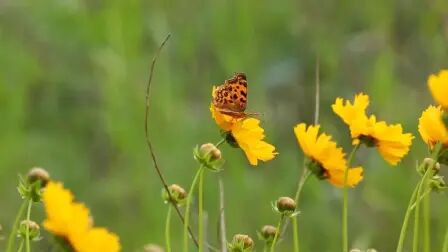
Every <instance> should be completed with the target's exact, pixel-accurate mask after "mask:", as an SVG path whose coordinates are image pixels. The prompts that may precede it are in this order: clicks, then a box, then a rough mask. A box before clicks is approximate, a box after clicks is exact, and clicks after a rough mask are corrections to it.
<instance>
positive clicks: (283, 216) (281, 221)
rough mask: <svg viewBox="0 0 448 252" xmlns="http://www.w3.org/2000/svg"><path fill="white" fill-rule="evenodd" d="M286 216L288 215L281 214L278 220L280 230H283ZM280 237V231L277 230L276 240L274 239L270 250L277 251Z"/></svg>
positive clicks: (271, 251)
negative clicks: (276, 246)
mask: <svg viewBox="0 0 448 252" xmlns="http://www.w3.org/2000/svg"><path fill="white" fill-rule="evenodd" d="M285 217H286V215H284V214H282V215H280V220H279V221H278V224H277V230H279V231H280V230H281V228H282V225H283V221H284V220H285ZM278 237H279V232H276V233H275V236H274V240H272V244H271V250H270V252H274V251H275V245H276V244H277V240H278Z"/></svg>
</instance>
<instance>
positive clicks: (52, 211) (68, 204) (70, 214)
mask: <svg viewBox="0 0 448 252" xmlns="http://www.w3.org/2000/svg"><path fill="white" fill-rule="evenodd" d="M42 199H43V203H44V206H45V212H46V214H47V219H45V220H44V223H43V226H44V227H45V229H47V230H48V231H50V232H51V233H53V234H54V235H56V236H59V237H62V238H64V240H66V241H67V242H69V244H70V246H71V247H72V248H73V249H75V251H76V252H90V251H92V252H93V251H110V252H116V251H120V243H119V241H118V237H117V236H116V235H114V234H112V233H109V232H108V231H107V230H106V229H103V228H93V227H92V219H91V217H90V213H89V209H88V208H87V207H86V206H85V205H84V204H82V203H78V202H75V201H74V197H73V194H72V193H71V192H70V191H69V190H67V189H65V188H64V187H63V185H62V183H60V182H53V181H50V182H49V183H48V184H47V186H46V187H45V189H44V193H43V197H42Z"/></svg>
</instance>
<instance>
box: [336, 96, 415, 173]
mask: <svg viewBox="0 0 448 252" xmlns="http://www.w3.org/2000/svg"><path fill="white" fill-rule="evenodd" d="M368 105H369V97H368V96H367V95H365V94H362V93H361V94H358V95H356V96H355V99H354V102H353V104H352V103H351V102H350V101H348V100H347V101H344V100H343V99H342V98H337V99H336V102H335V103H334V104H333V105H332V108H333V111H334V112H335V113H336V114H337V115H338V116H339V117H341V119H342V120H343V121H344V122H345V123H346V124H347V125H348V126H349V128H350V134H351V137H352V139H353V144H355V145H356V144H359V143H365V144H366V145H367V146H369V147H373V146H375V147H377V148H378V151H379V152H380V154H381V156H382V157H383V158H384V159H385V160H386V161H387V162H388V163H390V164H391V165H396V164H398V162H400V160H401V159H402V158H403V157H404V156H405V155H406V154H407V153H408V152H409V148H410V146H411V143H412V139H413V138H414V137H413V136H412V134H410V133H403V129H402V127H401V125H400V124H395V125H388V124H386V122H384V121H377V120H376V117H375V116H374V115H371V116H370V117H368V116H367V115H366V112H365V110H366V109H367V106H368Z"/></svg>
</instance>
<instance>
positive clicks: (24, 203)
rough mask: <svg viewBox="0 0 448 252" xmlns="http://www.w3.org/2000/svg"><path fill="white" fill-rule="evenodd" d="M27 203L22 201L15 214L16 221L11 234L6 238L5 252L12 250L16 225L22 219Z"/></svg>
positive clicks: (15, 235)
mask: <svg viewBox="0 0 448 252" xmlns="http://www.w3.org/2000/svg"><path fill="white" fill-rule="evenodd" d="M26 203H27V201H26V200H24V201H22V204H21V205H20V208H19V211H18V212H17V215H16V219H15V220H14V224H13V226H12V230H11V233H10V234H9V237H8V245H7V247H6V251H7V252H11V251H12V248H13V247H14V241H15V238H16V237H17V225H18V224H19V221H20V218H22V215H23V212H24V211H25V207H26Z"/></svg>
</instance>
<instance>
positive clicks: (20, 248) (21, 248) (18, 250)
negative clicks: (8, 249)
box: [17, 239, 24, 252]
mask: <svg viewBox="0 0 448 252" xmlns="http://www.w3.org/2000/svg"><path fill="white" fill-rule="evenodd" d="M23 243H24V242H23V239H22V240H21V241H20V245H19V248H18V249H17V252H22V250H23Z"/></svg>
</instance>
